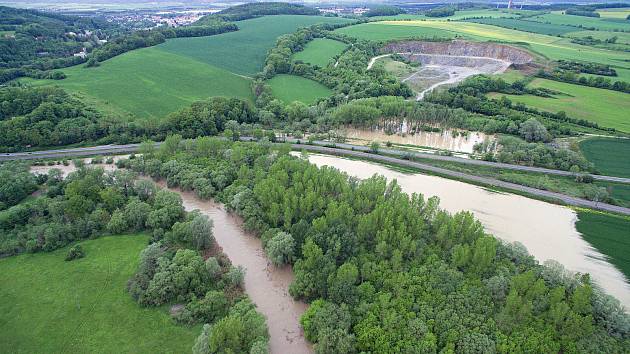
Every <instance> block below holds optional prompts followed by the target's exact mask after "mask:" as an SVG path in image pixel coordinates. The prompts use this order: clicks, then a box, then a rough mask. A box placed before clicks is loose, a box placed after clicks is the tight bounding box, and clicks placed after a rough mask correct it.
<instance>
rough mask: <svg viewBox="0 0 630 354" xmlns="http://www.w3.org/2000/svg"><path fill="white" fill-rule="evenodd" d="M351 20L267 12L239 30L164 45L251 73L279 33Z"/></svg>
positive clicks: (255, 69)
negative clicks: (319, 24)
mask: <svg viewBox="0 0 630 354" xmlns="http://www.w3.org/2000/svg"><path fill="white" fill-rule="evenodd" d="M350 21H351V20H348V19H342V18H337V17H322V16H298V15H278V16H265V17H259V18H254V19H251V20H244V21H239V22H237V25H238V27H239V30H238V31H236V32H229V33H222V34H219V35H216V36H209V37H196V38H177V39H173V40H170V41H167V42H166V43H164V44H161V45H160V48H161V49H163V50H165V51H167V52H171V53H176V54H178V55H183V56H186V57H189V58H193V59H196V60H198V61H200V62H203V63H206V64H210V65H214V66H216V67H219V68H223V69H225V70H228V71H231V72H233V73H236V74H240V75H246V76H251V75H254V74H256V73H257V72H259V71H261V70H262V67H263V64H264V63H265V58H266V56H267V51H268V50H269V49H271V47H273V46H274V45H275V43H276V39H277V38H278V37H279V36H281V35H283V34H287V33H292V32H295V31H296V30H297V29H298V28H300V27H307V26H310V25H314V24H316V23H347V22H350Z"/></svg>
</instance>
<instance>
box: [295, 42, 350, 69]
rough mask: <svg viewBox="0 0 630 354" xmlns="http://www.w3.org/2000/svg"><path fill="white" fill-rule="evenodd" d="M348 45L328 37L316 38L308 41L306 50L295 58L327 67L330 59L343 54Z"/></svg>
mask: <svg viewBox="0 0 630 354" xmlns="http://www.w3.org/2000/svg"><path fill="white" fill-rule="evenodd" d="M347 46H348V45H347V44H345V43H343V42H339V41H335V40H332V39H328V38H315V39H314V40H312V41H310V42H308V44H307V45H306V47H304V50H302V51H301V52H297V53H295V54H294V55H293V60H294V61H297V60H301V61H303V62H305V63H308V64H312V65H318V66H320V67H326V66H327V65H328V63H329V62H330V60H331V59H332V58H333V57H334V56H335V55H338V54H341V52H343V50H344V49H346V47H347Z"/></svg>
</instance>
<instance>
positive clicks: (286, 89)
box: [267, 75, 332, 104]
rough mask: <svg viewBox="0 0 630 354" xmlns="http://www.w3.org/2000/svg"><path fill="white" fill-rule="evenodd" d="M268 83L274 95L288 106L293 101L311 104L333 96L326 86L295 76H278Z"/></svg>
mask: <svg viewBox="0 0 630 354" xmlns="http://www.w3.org/2000/svg"><path fill="white" fill-rule="evenodd" d="M267 83H268V84H269V85H270V86H271V91H272V92H273V95H274V96H275V97H276V98H278V99H279V100H280V101H282V102H284V103H287V104H288V103H291V102H293V101H300V102H302V103H306V104H311V103H315V101H317V100H318V99H320V98H322V97H328V96H330V95H332V91H331V90H330V89H329V88H327V87H326V86H324V85H322V84H320V83H318V82H316V81H313V80H309V79H305V78H303V77H300V76H295V75H276V76H274V77H273V78H272V79H271V80H269V81H268V82H267Z"/></svg>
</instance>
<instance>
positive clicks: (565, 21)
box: [530, 13, 630, 31]
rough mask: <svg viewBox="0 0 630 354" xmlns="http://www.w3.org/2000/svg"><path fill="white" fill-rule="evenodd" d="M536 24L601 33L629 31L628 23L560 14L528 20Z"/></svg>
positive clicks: (629, 22)
mask: <svg viewBox="0 0 630 354" xmlns="http://www.w3.org/2000/svg"><path fill="white" fill-rule="evenodd" d="M530 19H531V20H532V21H536V22H547V23H552V24H558V25H568V26H575V27H579V28H585V29H590V28H595V29H597V30H601V31H614V30H619V31H630V21H617V20H610V19H605V18H597V17H585V16H574V15H564V14H560V13H549V14H544V15H539V16H534V17H531V18H530Z"/></svg>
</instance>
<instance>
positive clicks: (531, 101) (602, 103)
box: [492, 79, 630, 132]
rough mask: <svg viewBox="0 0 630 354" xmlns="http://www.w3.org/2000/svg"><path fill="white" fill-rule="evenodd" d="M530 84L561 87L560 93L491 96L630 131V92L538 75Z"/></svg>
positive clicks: (554, 87)
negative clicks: (554, 79)
mask: <svg viewBox="0 0 630 354" xmlns="http://www.w3.org/2000/svg"><path fill="white" fill-rule="evenodd" d="M529 87H543V88H547V89H550V90H554V91H558V92H560V94H557V95H554V97H553V98H546V97H539V96H533V95H503V94H498V95H497V94H493V95H492V96H493V97H497V96H507V97H508V98H509V99H510V100H512V101H514V102H521V103H523V104H525V105H527V106H531V107H536V108H538V109H541V110H544V111H549V112H554V113H555V112H559V111H564V112H566V114H567V115H568V116H569V117H573V118H582V119H586V120H588V121H591V122H596V123H597V124H599V125H601V126H603V127H608V128H615V129H617V130H620V131H623V132H630V119H628V111H629V110H630V94H627V93H623V92H617V91H612V90H605V89H599V88H594V87H587V86H581V85H574V84H568V83H564V82H558V81H552V80H546V79H535V80H533V81H532V82H531V83H530V84H529Z"/></svg>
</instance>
